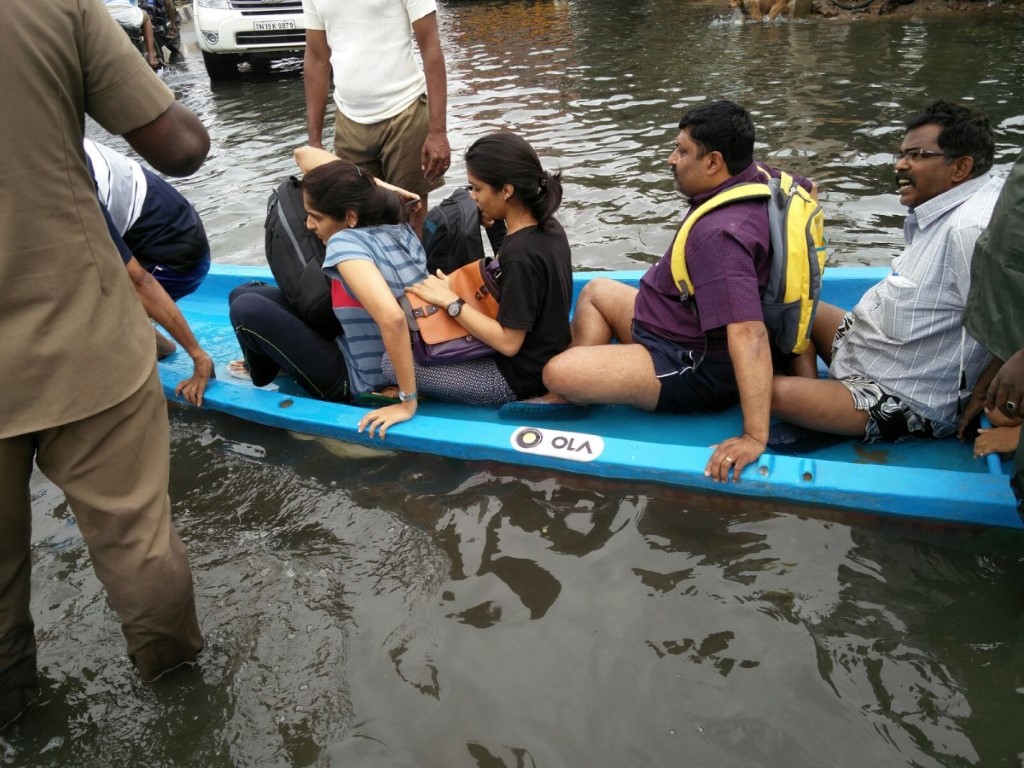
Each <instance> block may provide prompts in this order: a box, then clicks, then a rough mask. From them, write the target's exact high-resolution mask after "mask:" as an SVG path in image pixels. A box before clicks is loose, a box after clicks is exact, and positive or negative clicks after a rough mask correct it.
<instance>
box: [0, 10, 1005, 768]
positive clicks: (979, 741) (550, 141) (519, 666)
mask: <svg viewBox="0 0 1024 768" xmlns="http://www.w3.org/2000/svg"><path fill="white" fill-rule="evenodd" d="M439 18H440V22H441V31H442V39H443V41H444V47H445V52H446V56H447V61H448V68H449V82H450V110H449V129H450V138H451V142H452V145H453V149H454V155H453V164H452V168H451V171H450V174H449V177H448V179H447V185H446V187H445V189H444V190H442V194H444V193H447V192H450V191H451V190H452V189H454V188H455V186H457V185H459V184H461V183H464V180H463V176H464V167H463V165H462V158H461V154H462V151H464V149H465V147H466V146H468V144H469V143H470V142H471V141H472V140H473V139H474V138H475V137H477V136H479V135H481V134H483V133H485V132H488V131H491V130H494V129H496V128H500V127H505V126H508V127H512V128H514V129H515V130H517V131H520V132H521V133H522V134H523V135H525V136H526V137H527V138H528V139H529V140H530V141H531V142H532V143H533V144H534V146H536V147H537V148H538V150H539V152H540V153H541V155H542V157H543V158H544V161H545V164H546V165H548V166H549V167H552V168H553V167H560V168H561V169H562V171H563V173H564V176H565V180H566V194H565V197H566V201H565V205H564V208H563V215H562V219H563V221H564V223H565V225H566V229H567V231H568V232H569V236H570V239H571V241H572V244H573V256H574V261H575V263H576V264H577V266H578V267H579V268H596V269H619V268H639V267H642V266H644V265H645V264H647V263H649V262H652V261H653V260H655V259H656V258H657V257H658V256H659V255H660V254H661V253H662V251H663V250H664V249H665V247H666V246H667V245H668V243H669V240H670V237H671V232H672V228H673V225H674V223H677V222H678V217H679V213H680V211H681V209H682V208H683V206H684V204H683V202H682V201H681V200H680V198H679V197H678V195H676V194H675V193H674V192H673V191H672V184H671V179H670V177H669V174H668V172H667V165H666V163H665V161H666V159H667V156H668V152H669V150H670V147H671V143H672V141H673V139H674V137H675V133H676V129H675V127H674V126H675V122H676V121H677V120H678V115H679V112H680V110H681V109H682V108H684V107H686V106H687V105H691V104H697V103H700V102H702V101H704V100H706V99H708V98H730V99H734V100H736V101H739V102H740V103H743V104H744V105H746V106H747V107H748V108H750V109H751V111H752V112H753V114H754V116H755V120H756V123H757V127H758V140H759V141H758V146H759V156H760V158H761V159H764V160H767V161H769V162H771V163H773V164H776V165H780V166H784V167H787V168H790V169H792V170H794V171H796V172H798V173H801V174H804V175H807V176H810V177H812V178H814V179H815V180H817V181H818V182H819V184H820V186H821V189H822V199H823V202H824V204H825V206H826V213H827V216H828V221H829V240H830V244H831V253H830V258H831V260H832V262H833V263H834V264H836V265H843V264H858V263H866V264H884V263H886V261H887V260H888V258H890V257H891V256H892V255H893V254H894V253H895V252H897V251H898V250H899V248H900V243H901V230H900V226H901V223H902V215H903V210H902V209H901V208H900V206H899V204H898V202H897V200H896V198H895V195H894V192H893V187H894V183H893V171H892V166H891V160H890V157H891V153H892V152H893V150H894V149H896V148H897V147H898V144H899V142H900V140H901V138H902V133H903V131H902V128H901V125H902V123H903V121H904V120H905V119H906V118H907V117H909V116H910V115H911V114H913V113H914V112H916V111H917V110H918V109H919V108H921V107H923V106H924V105H925V104H927V103H928V102H930V101H932V100H934V99H937V98H948V99H952V100H960V101H971V102H972V103H975V104H977V105H978V106H980V107H982V108H984V109H985V110H986V111H987V112H988V113H989V115H990V117H991V118H992V120H993V123H994V125H995V126H996V127H997V130H998V148H997V168H998V169H999V170H1000V171H1003V172H1005V170H1007V169H1008V168H1009V166H1010V164H1011V163H1012V161H1013V159H1014V158H1015V157H1016V155H1017V153H1018V151H1019V148H1020V147H1021V146H1022V145H1024V21H1022V20H1021V19H1020V18H1019V17H1017V16H1012V15H1008V14H1001V15H994V16H989V17H984V18H982V17H976V16H969V15H963V14H961V15H957V16H954V17H950V18H947V19H938V20H913V19H912V20H909V21H907V20H904V21H894V20H886V19H881V20H879V19H866V20H862V21H859V22H856V23H850V22H842V21H826V20H820V19H818V20H811V21H807V22H802V23H777V24H771V25H768V24H748V25H745V26H743V25H739V24H737V23H736V22H735V20H734V19H733V18H732V17H731V16H730V15H729V11H728V9H727V8H725V2H724V0H722V2H717V0H716V2H714V3H712V2H707V1H705V0H698V1H695V2H683V1H682V0H547V1H538V2H516V1H515V0H512V1H506V2H498V1H496V0H478V1H476V2H451V3H449V4H447V5H442V7H441V9H440V12H439ZM300 70H301V63H300V62H296V61H291V62H282V63H280V64H278V65H275V67H274V69H273V70H272V72H271V74H270V75H269V76H264V77H256V76H254V75H252V74H246V75H244V76H243V77H242V79H240V80H239V82H237V83H231V84H226V85H219V86H217V87H214V88H211V87H210V84H209V82H208V80H207V78H206V76H205V72H204V71H203V68H202V63H201V60H200V59H199V57H198V53H197V52H196V51H195V50H194V49H193V50H191V51H190V56H189V59H188V60H187V61H186V62H185V63H184V65H182V66H180V67H177V68H175V69H173V70H170V71H168V72H167V73H166V74H165V75H164V76H165V79H166V81H167V82H168V83H169V84H170V85H171V87H172V88H174V89H175V90H176V91H177V92H178V93H179V95H180V98H181V99H182V101H183V102H184V103H185V104H186V105H188V106H189V107H190V108H192V109H193V110H195V111H196V112H197V113H198V114H199V115H200V116H201V118H202V119H203V121H204V122H205V124H206V125H207V126H208V128H209V130H210V134H211V136H212V138H213V142H214V148H213V151H212V152H211V156H210V159H209V161H208V162H207V164H206V165H205V166H204V167H203V169H202V170H200V171H199V172H198V173H197V174H196V175H195V176H194V177H192V178H191V179H188V180H184V181H182V182H181V183H180V184H179V187H180V188H181V189H183V191H185V193H186V195H187V196H188V197H189V198H190V199H191V200H192V201H193V202H194V203H195V204H196V206H197V208H198V209H199V211H200V213H201V214H202V216H203V219H204V221H205V222H206V225H207V228H208V230H209V232H210V234H211V239H212V242H213V249H214V256H215V259H216V260H217V261H220V262H229V263H246V264H250V263H259V262H260V261H261V260H262V248H263V231H262V223H263V217H264V207H265V203H266V198H267V194H268V193H269V191H270V189H271V188H272V187H273V186H274V185H275V184H276V183H277V181H278V180H280V178H282V177H283V176H284V175H286V174H288V173H290V172H291V170H292V168H291V161H290V157H289V150H290V149H291V148H292V147H294V146H297V145H299V144H301V143H303V142H304V139H305V129H304V102H303V95H302V81H301V71H300ZM90 134H91V135H93V136H101V132H100V131H99V129H98V128H96V127H95V126H92V127H91V128H90ZM112 143H113V144H114V145H115V146H124V145H123V144H120V143H118V142H112ZM441 196H442V195H440V194H439V195H436V197H435V199H434V202H437V201H438V200H440V199H441ZM171 460H172V485H171V496H172V500H173V503H174V513H175V518H176V523H177V526H178V530H179V531H180V532H181V534H182V537H183V539H184V540H185V542H186V544H187V546H188V548H189V552H190V555H191V558H192V564H193V569H194V573H195V581H196V591H197V600H198V603H199V611H200V619H201V622H202V625H203V629H204V633H205V635H206V639H207V649H206V651H205V652H204V654H203V656H202V658H201V664H200V665H199V666H198V667H197V668H196V669H195V670H191V671H188V672H185V673H182V674H177V675H175V676H172V677H171V678H170V679H166V680H164V681H161V682H159V683H157V684H155V685H142V684H140V683H139V682H138V680H137V678H136V677H135V675H134V674H133V671H132V669H131V666H130V664H129V662H128V660H127V658H126V657H125V656H124V646H123V641H122V638H121V635H120V630H119V626H118V622H117V619H116V616H115V615H114V614H113V612H112V611H111V610H110V609H109V607H108V606H107V605H106V601H105V598H104V595H103V592H102V591H101V589H100V588H99V585H98V583H97V581H96V579H95V577H94V576H93V574H92V571H91V568H90V566H89V560H88V554H87V552H86V548H85V546H84V544H83V543H82V540H81V538H80V536H79V533H78V530H77V528H76V527H75V524H74V521H73V518H72V517H71V515H70V514H69V512H68V509H67V506H66V504H65V503H64V500H63V497H62V496H61V494H60V492H59V491H57V490H56V489H54V487H53V486H52V485H50V484H49V483H47V482H46V481H45V480H43V479H42V478H40V477H38V476H37V477H36V478H35V479H34V484H33V497H34V509H35V520H34V534H33V540H34V545H35V554H34V572H33V606H32V607H33V613H34V617H35V620H36V625H37V636H38V641H39V653H40V666H41V672H42V677H43V685H44V691H43V701H42V703H41V705H40V706H39V707H37V708H36V709H35V710H34V711H32V712H31V713H30V714H29V715H28V716H27V717H26V718H24V719H23V721H22V722H20V723H19V724H18V725H16V726H15V727H13V728H11V729H10V730H8V731H7V732H5V733H4V734H3V736H2V737H0V764H3V765H17V766H30V765H31V766H37V765H38V766H65V765H74V766H90V767H91V766H96V767H97V768H98V767H101V766H103V767H105V766H203V767H206V766H305V765H332V766H357V767H360V768H361V767H362V766H381V767H390V766H400V767H403V768H404V767H405V766H410V767H411V766H431V767H432V766H438V767H447V766H482V767H487V768H491V767H495V768H496V767H497V766H545V767H548V768H551V767H556V766H572V767H575V766H587V767H589V766H629V767H633V766H713V767H715V768H718V767H723V768H724V767H728V766H737V767H739V766H770V767H774V766H786V767H787V768H788V767H802V766H806V767H807V768H819V767H820V766H851V767H852V766H1020V765H1022V764H1024V736H1022V732H1024V729H1022V728H1021V723H1022V722H1024V560H1022V558H1024V548H1022V544H1024V538H1022V537H1021V536H1020V535H1018V534H1013V533H1008V532H1000V531H975V530H968V529H962V528H960V529H950V528H939V527H937V526H934V525H926V524H919V525H918V524H907V523H895V522H892V521H885V520H881V519H878V518H874V517H870V516H867V515H859V514H855V513H848V512H834V511H828V510H821V509H813V508H795V507H791V506H789V507H783V506H779V505H776V504H773V503H772V501H771V499H764V500H761V501H752V500H746V499H743V500H737V499H733V498H729V497H725V496H713V495H705V494H698V493H684V492H680V491H678V490H671V489H666V488H662V487H659V486H655V485H643V484H631V483H621V482H615V483H612V482H603V481H598V480H589V479H585V478H580V477H574V476H569V475H552V474H549V473H546V472H539V471H534V470H526V469H522V468H512V467H507V466H502V465H496V464H488V463H475V462H473V463H471V462H462V461H456V460H448V459H439V458H434V457H429V456H418V455H410V454H392V455H381V456H373V457H368V458H367V457H357V456H351V455H345V454H344V453H343V452H342V451H341V450H340V449H339V447H338V446H337V445H333V446H332V445H329V444H325V443H321V442H315V441H309V440H304V439H299V438H298V437H295V436H289V435H287V434H283V433H281V432H278V431H274V430H270V429H266V428H262V427H258V426H254V425H250V424H246V423H243V422H240V421H236V420H233V419H230V418H227V417H221V416H215V415H212V414H208V413H203V412H201V411H196V410H187V409H184V408H179V407H174V408H172V453H171ZM126 471H130V468H126Z"/></svg>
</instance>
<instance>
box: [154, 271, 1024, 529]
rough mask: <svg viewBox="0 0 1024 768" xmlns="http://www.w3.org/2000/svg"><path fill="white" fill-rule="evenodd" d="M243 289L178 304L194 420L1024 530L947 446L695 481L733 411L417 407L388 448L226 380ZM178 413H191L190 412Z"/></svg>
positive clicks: (851, 287)
mask: <svg viewBox="0 0 1024 768" xmlns="http://www.w3.org/2000/svg"><path fill="white" fill-rule="evenodd" d="M598 274H600V275H601V276H603V277H611V278H614V279H617V280H621V281H623V282H626V283H631V284H634V285H635V284H636V283H637V281H638V280H639V278H640V276H641V274H642V273H641V272H602V273H583V272H580V273H577V274H576V275H575V290H576V293H577V294H578V293H579V290H580V288H582V286H583V285H584V284H585V283H586V281H587V280H588V279H590V278H591V277H594V276H596V275H598ZM885 274H886V270H885V269H882V268H874V267H852V268H833V269H831V270H829V271H828V272H827V273H826V275H825V279H824V284H823V288H822V298H823V299H824V300H825V301H828V302H830V303H832V304H836V305H838V306H843V307H850V306H852V305H853V304H854V303H855V302H856V301H857V299H858V298H859V297H860V296H861V295H862V294H863V292H864V291H865V290H866V289H867V288H868V287H869V286H871V285H873V284H874V283H876V282H878V281H879V280H880V279H882V278H883V277H884V275H885ZM248 280H263V281H266V282H273V278H272V276H271V274H270V271H269V270H268V269H266V268H261V267H236V266H226V265H215V266H214V267H213V269H212V270H211V271H210V274H209V276H208V277H207V279H206V281H205V282H204V283H203V285H202V286H201V287H200V289H199V290H198V291H197V292H196V293H194V294H193V295H191V296H189V297H187V298H185V299H183V300H182V301H181V302H180V303H179V306H180V307H181V310H182V311H183V312H184V314H185V316H186V318H187V319H188V322H189V324H190V325H191V326H192V330H193V331H194V332H195V334H196V336H197V338H198V339H199V341H200V343H201V344H202V345H203V346H204V347H205V348H206V350H207V352H209V354H210V355H211V356H212V357H213V359H214V361H215V363H216V365H217V379H216V380H211V382H210V386H209V388H208V389H207V392H206V396H205V400H204V408H206V409H208V410H211V411H218V412H222V413H227V414H230V415H232V416H236V417H238V418H241V419H246V420H248V421H253V422H258V423H260V424H266V425H269V426H272V427H279V428H283V429H287V430H291V431H294V432H298V433H305V434H309V435H318V436H322V437H327V438H333V439H336V440H340V441H343V442H346V443H353V444H357V445H362V446H367V447H370V448H377V449H382V448H383V449H388V450H395V451H410V452H415V453H430V454H436V455H439V456H447V457H450V458H455V459H467V460H487V461H501V462H506V463H509V464H518V465H526V466H531V467H542V468H545V469H550V470H555V471H559V472H571V473H578V474H585V475H592V476H595V477H602V478H609V479H614V480H621V481H626V482H628V481H631V480H632V481H645V482H651V483H663V484H666V485H670V486H677V487H683V488H688V489H695V490H707V491H710V492H715V493H727V494H739V495H744V496H754V497H760V498H764V499H770V500H773V501H778V502H785V503H793V502H795V503H801V504H809V505H815V506H826V507H835V508H841V509H848V510H857V511H863V512H869V513H878V514H883V515H893V516H900V517H906V518H914V519H925V520H935V521H943V522H947V523H956V524H967V525H979V526H995V527H1002V528H1015V529H1024V523H1022V521H1021V519H1020V517H1019V516H1018V515H1017V512H1016V506H1015V503H1014V499H1013V494H1012V492H1011V491H1010V488H1009V472H1010V471H1011V465H1010V464H1009V463H1008V462H1007V463H1001V462H1000V461H999V459H998V458H997V457H995V456H990V457H988V459H987V460H981V459H975V458H974V457H973V455H972V450H971V446H970V445H966V444H963V443H961V442H959V441H958V440H956V439H955V438H950V439H948V440H936V441H911V442H905V443H898V444H876V445H870V446H869V445H864V444H862V443H860V442H858V441H856V440H840V441H827V444H825V445H821V446H814V447H813V448H811V449H805V450H804V453H803V454H802V455H788V454H789V453H790V452H788V451H787V452H782V451H773V450H772V448H769V450H768V451H766V452H765V453H764V454H763V455H762V456H761V458H760V460H759V461H758V462H757V464H756V465H752V466H750V467H748V468H747V469H746V470H745V471H744V473H743V475H742V478H741V480H740V482H738V483H714V482H712V481H711V480H710V479H708V478H706V477H704V465H705V463H706V462H707V459H708V457H709V456H710V454H711V449H710V446H711V445H713V444H715V443H717V442H718V441H719V440H722V439H724V438H726V437H730V436H733V435H736V434H739V432H740V431H741V430H740V426H741V415H740V411H739V407H738V406H737V407H735V408H732V409H729V410H727V411H725V412H723V413H719V414H709V415H685V416H669V415H663V414H647V413H641V412H639V411H636V410H633V409H631V408H626V407H620V406H601V407H592V408H590V409H589V412H588V413H587V414H586V415H585V416H584V417H583V418H582V419H579V420H575V421H545V420H541V419H537V418H531V419H530V421H529V422H528V423H525V422H524V423H515V422H512V421H504V420H502V419H500V418H499V417H498V412H497V409H495V408H484V407H473V406H463V405H450V404H447V403H438V402H429V401H428V402H423V403H422V404H421V406H420V408H419V409H418V412H417V415H416V417H415V418H414V419H413V420H412V421H409V422H406V423H403V424H399V425H396V426H393V427H391V429H390V430H389V431H388V435H387V439H386V440H385V441H383V442H382V441H380V440H374V439H371V438H369V437H367V436H366V435H361V434H359V432H358V431H357V423H358V421H359V419H360V417H361V416H362V415H363V413H365V409H364V408H362V407H358V406H354V405H342V404H338V403H326V402H322V401H319V400H314V399H312V398H310V397H307V396H305V395H304V393H303V392H302V390H301V389H300V388H299V387H298V386H297V385H295V383H294V382H292V381H291V380H290V379H288V378H286V377H282V378H279V379H278V380H277V381H276V382H275V384H274V385H271V387H270V388H263V389H261V388H256V387H253V386H252V385H251V384H250V383H248V382H245V381H241V380H238V379H235V378H232V377H230V376H229V375H228V374H227V372H226V368H225V366H226V364H227V362H228V361H230V360H232V359H236V358H237V357H239V354H240V353H239V349H238V346H237V343H236V342H235V337H234V334H233V333H232V330H231V326H230V322H229V321H228V315H227V307H228V305H227V296H228V293H229V292H230V290H231V289H232V288H234V287H235V286H237V285H239V284H240V283H243V282H245V281H248ZM159 367H160V377H161V379H162V381H163V386H164V391H165V393H166V394H167V397H168V399H169V400H171V401H177V402H179V403H182V405H185V404H184V401H183V400H182V399H181V398H177V397H175V395H174V386H175V384H177V383H178V382H179V381H180V380H182V379H184V378H186V377H188V376H189V375H191V371H192V364H191V359H190V358H189V357H188V355H186V354H184V353H183V352H180V351H179V352H177V353H175V354H173V355H171V356H170V357H168V358H166V359H165V360H163V361H161V363H160V366H159ZM185 407H188V406H187V405H186V406H185Z"/></svg>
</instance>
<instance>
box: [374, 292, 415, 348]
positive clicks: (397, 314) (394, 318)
mask: <svg viewBox="0 0 1024 768" xmlns="http://www.w3.org/2000/svg"><path fill="white" fill-rule="evenodd" d="M377 327H378V328H380V335H381V337H382V338H383V339H384V342H385V346H390V345H391V344H395V343H405V344H408V343H409V324H408V321H407V320H406V319H405V313H404V312H403V311H402V308H401V307H399V306H398V304H397V303H396V304H395V311H393V312H391V311H389V312H387V313H386V314H385V315H384V316H383V317H380V318H377ZM389 353H390V350H389Z"/></svg>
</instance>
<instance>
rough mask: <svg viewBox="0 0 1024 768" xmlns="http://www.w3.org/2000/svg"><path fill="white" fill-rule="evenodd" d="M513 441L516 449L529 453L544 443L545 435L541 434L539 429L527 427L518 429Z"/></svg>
mask: <svg viewBox="0 0 1024 768" xmlns="http://www.w3.org/2000/svg"><path fill="white" fill-rule="evenodd" d="M512 440H513V445H514V446H515V447H517V448H521V449H522V450H524V451H529V450H531V449H533V448H536V447H537V446H538V445H540V444H541V443H542V442H544V435H542V434H541V432H540V430H539V429H533V428H532V427H526V428H525V429H517V430H516V432H515V434H514V435H513V436H512Z"/></svg>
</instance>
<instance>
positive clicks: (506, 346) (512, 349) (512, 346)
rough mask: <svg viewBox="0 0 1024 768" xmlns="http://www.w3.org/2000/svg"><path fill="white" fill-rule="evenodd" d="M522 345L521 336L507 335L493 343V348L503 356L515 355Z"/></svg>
mask: <svg viewBox="0 0 1024 768" xmlns="http://www.w3.org/2000/svg"><path fill="white" fill-rule="evenodd" d="M522 347H523V340H522V339H521V338H519V339H516V338H511V339H510V338H509V337H508V336H504V337H502V339H501V340H500V341H499V342H498V343H497V344H496V345H495V347H494V350H495V351H496V352H498V353H499V354H501V355H504V356H505V357H515V356H516V355H518V354H519V350H520V349H522Z"/></svg>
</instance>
